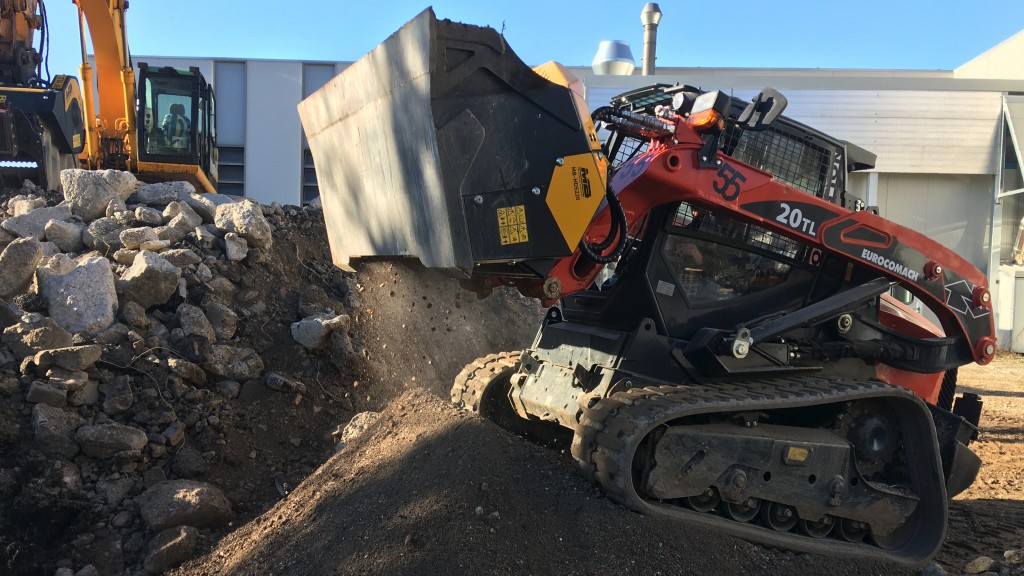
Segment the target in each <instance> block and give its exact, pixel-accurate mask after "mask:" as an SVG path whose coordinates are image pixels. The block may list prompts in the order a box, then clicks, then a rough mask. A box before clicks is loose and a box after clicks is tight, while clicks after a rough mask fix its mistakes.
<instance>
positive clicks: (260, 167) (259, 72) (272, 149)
mask: <svg viewBox="0 0 1024 576" xmlns="http://www.w3.org/2000/svg"><path fill="white" fill-rule="evenodd" d="M301 100H302V63H301V62H285V61H267V60H250V61H249V62H247V64H246V109H247V111H246V119H245V135H246V138H245V195H246V196H248V197H250V198H253V199H255V200H257V201H259V202H262V203H264V204H270V203H271V202H280V203H282V204H299V203H300V196H299V189H300V182H301V173H302V127H301V126H300V124H299V114H298V112H297V111H296V106H298V104H299V102H300V101H301Z"/></svg>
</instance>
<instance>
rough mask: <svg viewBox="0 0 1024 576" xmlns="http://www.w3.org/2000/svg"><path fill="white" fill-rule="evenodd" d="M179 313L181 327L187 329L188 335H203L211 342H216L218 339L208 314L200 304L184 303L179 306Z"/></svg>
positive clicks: (186, 333)
mask: <svg viewBox="0 0 1024 576" xmlns="http://www.w3.org/2000/svg"><path fill="white" fill-rule="evenodd" d="M177 314H178V322H179V323H180V324H181V329H182V330H184V331H185V335H186V336H189V335H196V336H202V337H203V338H206V340H207V341H209V342H214V341H215V340H216V339H217V335H216V334H215V333H214V331H213V326H211V325H210V321H209V320H208V319H207V318H206V314H204V313H203V310H202V309H201V308H199V307H198V306H193V305H191V304H182V305H181V306H178V310H177Z"/></svg>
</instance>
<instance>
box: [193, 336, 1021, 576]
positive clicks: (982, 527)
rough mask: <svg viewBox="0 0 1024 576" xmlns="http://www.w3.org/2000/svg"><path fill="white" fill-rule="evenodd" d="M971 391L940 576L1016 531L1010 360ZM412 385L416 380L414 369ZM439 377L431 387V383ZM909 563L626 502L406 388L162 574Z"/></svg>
mask: <svg viewBox="0 0 1024 576" xmlns="http://www.w3.org/2000/svg"><path fill="white" fill-rule="evenodd" d="M960 382H961V384H962V387H963V388H962V390H963V391H968V392H977V393H980V394H983V395H984V397H985V402H986V403H985V413H984V416H983V421H982V434H983V436H982V440H981V441H980V442H978V443H977V444H975V445H974V446H975V448H976V449H977V450H978V452H979V454H980V455H981V457H982V459H983V460H984V461H985V464H984V467H983V468H982V472H981V475H980V477H979V480H978V482H977V483H976V484H975V485H974V486H973V487H972V488H971V489H969V490H968V491H967V492H965V493H964V494H962V495H961V496H959V497H958V498H957V499H956V500H955V501H954V502H953V503H952V505H951V514H950V515H951V518H950V526H949V531H948V536H947V543H946V545H945V546H944V547H943V549H942V551H941V552H940V554H939V555H938V557H937V558H936V560H937V561H938V562H939V563H940V564H942V565H943V566H944V567H945V568H946V569H947V570H948V571H949V572H950V573H953V574H956V573H960V572H962V570H963V567H964V566H965V564H966V563H967V562H968V561H970V560H972V559H974V558H976V557H977V556H979V555H981V554H988V555H991V556H993V557H1001V556H1002V552H1003V551H1004V550H1007V549H1010V548H1019V547H1020V546H1021V545H1022V544H1024V497H1022V494H1021V492H1020V490H1019V487H1020V484H1021V483H1022V482H1024V477H1022V474H1021V470H1020V462H1021V461H1022V459H1021V458H1022V456H1024V443H1022V439H1024V390H1022V388H1024V358H1021V357H1019V356H1015V355H1000V356H999V357H997V359H996V360H995V361H994V362H993V364H992V365H991V366H989V367H967V368H964V369H962V370H961V373H960ZM421 384H425V385H426V387H427V388H431V389H432V388H435V386H433V385H431V384H432V383H426V382H421ZM439 385H440V384H438V386H439ZM442 573H450V574H470V573H473V574H550V575H556V574H557V575H559V576H561V575H572V574H580V575H602V574H609V575H610V574H616V575H618V574H652V575H653V574H737V573H739V574H743V573H765V574H794V575H808V576H809V575H812V574H815V575H817V574H825V573H828V574H832V575H842V574H911V573H913V572H910V571H907V570H903V569H900V568H898V567H894V566H892V565H885V564H873V563H864V562H853V561H848V560H843V561H841V562H837V561H835V559H832V558H824V557H819V556H813V555H799V554H792V553H787V552H779V551H773V550H767V549H764V548H761V547H759V546H755V545H751V544H748V543H746V542H743V541H739V540H736V539H733V538H730V537H727V536H722V535H717V534H714V533H712V532H709V531H707V530H699V529H693V528H687V527H682V528H680V527H678V526H675V525H669V524H666V523H664V522H662V521H660V520H658V519H653V518H648V517H643V516H640V515H637V514H634V513H632V512H629V511H627V510H625V509H623V508H621V507H619V506H617V505H615V504H613V503H611V502H610V501H608V500H607V499H605V498H604V497H603V496H602V495H601V493H600V491H598V490H597V489H595V488H594V487H593V486H591V485H590V484H588V483H587V482H586V481H584V480H583V479H582V478H581V477H580V475H579V474H578V473H576V471H575V465H574V464H573V462H572V461H571V458H569V457H568V455H566V454H565V453H564V452H557V451H552V450H549V449H545V448H542V447H539V446H537V445H534V444H531V443H529V442H527V441H525V440H523V439H521V438H519V437H517V436H514V435H511V434H509V433H507V432H505V431H503V430H500V429H498V428H497V427H495V426H494V425H492V424H490V423H489V422H485V421H482V420H480V419H479V418H476V417H474V416H472V415H470V414H468V413H465V412H460V411H457V410H455V409H453V408H451V407H450V406H449V405H447V403H446V402H444V401H440V400H438V399H436V398H435V397H433V396H431V395H429V394H426V393H424V392H422V391H420V390H410V391H408V392H406V393H405V394H403V395H402V396H401V397H400V398H399V399H398V400H396V401H394V402H393V403H391V404H390V405H389V406H388V407H387V408H386V409H385V411H384V413H383V416H382V417H381V418H380V419H379V420H378V421H377V423H376V424H374V425H372V426H371V427H370V428H369V430H368V431H367V433H366V434H364V435H363V436H362V437H360V438H359V439H358V440H356V441H355V442H353V443H351V444H349V445H348V446H346V447H345V448H344V450H342V451H341V452H339V453H337V454H335V455H334V456H333V457H331V458H330V460H328V461H327V462H326V463H325V464H324V465H323V466H322V467H321V468H320V469H319V470H318V471H316V472H314V473H313V474H312V475H311V476H309V477H308V478H307V479H306V480H305V481H304V482H303V483H302V485H300V486H299V487H298V488H297V489H296V490H295V491H294V492H293V493H291V494H290V495H289V496H288V497H287V498H286V499H284V500H282V501H281V502H279V503H278V504H277V505H276V506H275V507H274V508H273V509H271V510H270V511H268V512H267V513H265V514H263V515H262V516H260V517H259V518H257V519H256V520H254V521H252V522H250V523H249V524H247V525H245V526H243V527H241V528H239V529H238V530H237V531H235V532H234V533H232V534H230V535H228V536H227V537H226V538H224V540H222V541H221V542H220V543H219V544H218V545H217V547H216V548H215V549H213V550H212V551H211V552H209V553H208V554H207V555H206V556H205V557H202V558H199V559H198V560H196V561H193V562H192V563H190V564H188V565H186V566H185V567H183V568H182V569H180V570H179V571H178V572H176V574H178V575H179V576H185V575H190V576H198V575H248V574H276V575H299V574H303V575H306V574H310V575H312V574H442Z"/></svg>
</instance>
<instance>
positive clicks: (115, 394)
mask: <svg viewBox="0 0 1024 576" xmlns="http://www.w3.org/2000/svg"><path fill="white" fill-rule="evenodd" d="M99 391H100V392H102V393H103V412H104V413H105V414H107V415H108V416H116V415H117V414H120V413H122V412H125V411H127V410H128V409H129V408H131V407H132V403H133V402H135V395H134V394H133V393H132V386H131V380H130V379H129V378H128V377H127V376H118V377H116V378H112V379H110V380H107V381H105V382H103V383H102V384H100V385H99Z"/></svg>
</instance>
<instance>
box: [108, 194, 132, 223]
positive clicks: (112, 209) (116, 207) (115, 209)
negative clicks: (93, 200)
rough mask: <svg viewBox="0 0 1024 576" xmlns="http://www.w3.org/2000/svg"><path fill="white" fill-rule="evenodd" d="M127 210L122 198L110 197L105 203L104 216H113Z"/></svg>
mask: <svg viewBox="0 0 1024 576" xmlns="http://www.w3.org/2000/svg"><path fill="white" fill-rule="evenodd" d="M127 211H128V206H126V205H125V203H124V200H122V199H120V198H112V199H111V200H110V202H108V203H107V209H106V214H105V215H106V216H107V218H114V217H116V216H117V215H118V214H121V213H123V212H127Z"/></svg>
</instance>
